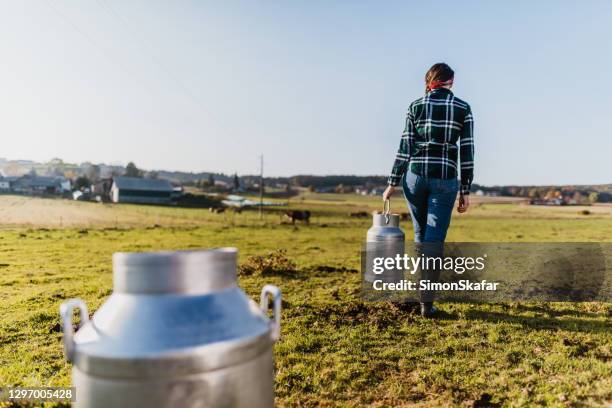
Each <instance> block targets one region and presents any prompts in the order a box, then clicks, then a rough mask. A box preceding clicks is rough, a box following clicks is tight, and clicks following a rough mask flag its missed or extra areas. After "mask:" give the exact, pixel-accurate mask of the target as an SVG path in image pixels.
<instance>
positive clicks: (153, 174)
mask: <svg viewBox="0 0 612 408" xmlns="http://www.w3.org/2000/svg"><path fill="white" fill-rule="evenodd" d="M158 177H159V173H158V172H156V171H155V170H153V171H150V172H148V173H147V178H150V179H153V180H156V179H157V178H158Z"/></svg>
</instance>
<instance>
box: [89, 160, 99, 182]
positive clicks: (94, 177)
mask: <svg viewBox="0 0 612 408" xmlns="http://www.w3.org/2000/svg"><path fill="white" fill-rule="evenodd" d="M85 176H86V177H87V178H88V179H89V181H91V182H92V183H95V182H96V181H98V180H99V179H100V166H98V165H96V164H92V165H90V166H89V167H88V168H87V171H86V172H85Z"/></svg>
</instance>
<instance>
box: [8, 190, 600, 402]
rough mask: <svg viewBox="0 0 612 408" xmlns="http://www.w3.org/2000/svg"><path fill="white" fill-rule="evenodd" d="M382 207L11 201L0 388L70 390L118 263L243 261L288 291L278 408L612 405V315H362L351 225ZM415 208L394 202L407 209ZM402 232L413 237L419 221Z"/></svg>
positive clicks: (370, 310) (469, 309)
mask: <svg viewBox="0 0 612 408" xmlns="http://www.w3.org/2000/svg"><path fill="white" fill-rule="evenodd" d="M380 204H381V202H380V199H379V198H378V197H363V196H356V195H344V194H342V195H335V194H329V195H328V194H308V195H304V196H298V197H295V198H292V199H291V200H290V201H289V205H288V207H277V208H268V209H266V212H265V213H264V216H263V220H260V218H259V215H258V213H257V211H256V210H248V211H244V212H242V213H240V214H237V213H234V212H226V213H224V214H213V213H210V212H209V211H208V210H207V209H184V208H174V207H159V206H140V205H109V204H98V203H85V202H73V201H69V200H59V199H40V198H28V197H19V196H0V225H1V226H2V228H3V229H2V231H0V385H2V386H11V385H15V386H16V385H21V386H34V385H38V386H42V385H49V386H66V385H68V384H69V382H70V366H69V365H68V364H67V363H66V362H65V361H64V359H63V352H62V345H61V333H60V331H59V318H58V307H59V304H60V303H61V302H62V301H64V300H65V299H68V298H71V297H80V298H83V299H84V300H85V301H86V302H87V303H88V305H89V307H90V310H91V312H94V311H95V310H96V309H97V308H98V307H99V306H100V305H101V304H102V303H103V302H104V301H105V299H106V298H107V297H108V295H109V294H110V293H111V291H112V270H111V262H110V261H111V256H112V253H114V252H117V251H154V250H164V249H195V248H209V247H219V246H235V247H238V248H239V250H240V256H239V262H240V264H241V266H242V272H241V274H240V276H239V284H240V286H241V287H243V288H244V289H245V290H246V292H247V293H248V294H249V295H250V296H251V297H253V298H254V299H256V298H257V296H258V294H259V291H260V290H261V287H262V286H263V285H264V284H266V283H273V284H275V285H278V286H279V287H280V288H281V289H282V290H283V298H284V303H283V318H282V325H283V328H282V340H281V341H280V342H279V343H278V344H277V345H276V348H275V359H276V362H275V364H276V398H277V399H276V404H277V405H278V406H306V407H315V406H362V405H371V406H381V407H382V406H398V405H415V406H423V407H425V406H427V407H432V406H433V407H437V406H456V405H465V406H533V405H548V406H598V405H605V403H606V402H607V401H608V402H609V401H610V400H612V380H611V379H612V350H611V348H612V332H611V331H610V317H611V315H612V305H611V304H610V303H516V302H515V303H508V304H498V305H467V304H450V303H446V304H442V305H440V309H441V311H442V318H441V319H439V320H435V321H432V320H423V319H421V318H420V317H419V316H418V315H417V313H416V309H415V308H414V307H412V306H411V305H408V306H401V307H400V306H397V305H393V304H390V303H367V302H363V301H362V300H361V299H360V296H359V283H360V276H359V273H358V268H359V250H360V245H361V244H362V243H363V241H364V239H365V233H366V231H367V229H368V228H369V226H370V224H371V219H370V217H369V216H368V215H366V217H364V218H355V217H350V216H349V213H355V212H363V211H365V212H366V213H369V212H371V211H374V210H377V209H379V208H380ZM405 208H406V207H405V204H404V202H403V199H401V198H400V197H397V198H394V199H393V209H394V210H397V211H400V212H405V211H406V209H405ZM600 208H601V209H600ZM287 209H301V210H309V211H311V212H312V219H311V224H310V225H305V224H303V223H297V225H296V226H295V227H294V226H292V225H291V224H288V223H287V220H286V219H284V218H283V216H282V214H283V212H284V211H285V210H287ZM583 210H588V211H589V214H588V215H585V214H583V213H582V211H583ZM453 217H454V219H453V223H452V225H451V229H450V231H449V240H450V241H481V242H499V241H508V242H510V241H513V242H515V241H530V242H551V241H557V242H564V241H574V242H584V241H592V242H612V213H611V211H610V208H609V207H606V206H592V207H534V206H527V205H522V204H518V203H505V202H504V203H491V202H490V201H488V202H487V201H482V202H479V201H477V200H476V199H474V207H473V208H472V209H471V210H470V212H469V213H468V214H465V215H461V216H459V215H457V214H456V213H455V215H453ZM402 227H403V228H404V230H405V231H406V233H407V237H410V230H411V225H410V222H409V221H402ZM0 406H2V403H0Z"/></svg>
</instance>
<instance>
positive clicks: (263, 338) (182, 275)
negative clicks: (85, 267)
mask: <svg viewBox="0 0 612 408" xmlns="http://www.w3.org/2000/svg"><path fill="white" fill-rule="evenodd" d="M236 252H237V251H236V250H235V249H233V248H227V249H215V250H207V251H179V252H160V253H141V254H138V253H118V254H115V255H114V257H113V280H114V291H113V294H112V295H111V296H110V297H109V299H108V300H107V301H106V302H105V303H104V304H103V305H102V306H101V307H100V309H98V311H97V312H96V313H95V315H94V316H93V318H92V319H91V320H88V318H87V312H86V307H85V305H84V304H83V303H82V302H81V301H79V300H71V301H68V302H66V303H65V304H63V305H62V310H61V312H62V319H63V322H64V323H63V326H64V333H65V334H64V344H65V348H66V354H67V357H68V359H69V360H70V361H72V362H73V370H72V382H73V386H74V387H76V402H75V404H74V405H75V406H76V407H168V408H170V407H272V406H273V405H274V393H273V358H272V346H273V344H274V342H275V341H276V340H277V339H278V335H279V332H280V320H279V319H280V291H279V290H278V289H277V288H276V287H274V286H271V285H267V286H266V287H264V290H263V291H262V305H261V307H260V306H258V305H257V304H255V302H253V301H252V300H250V299H249V298H248V297H247V296H246V295H245V293H244V292H242V290H240V288H239V287H238V286H237V284H236ZM269 297H272V298H273V300H274V318H273V320H270V319H269V318H268V317H267V315H266V314H265V312H264V310H265V309H267V307H268V298H269ZM74 308H80V309H81V316H82V319H81V320H82V321H83V320H84V321H85V323H84V324H82V326H81V328H80V329H79V330H78V331H77V332H76V333H75V334H74V335H73V333H72V325H71V322H70V318H71V315H72V310H73V309H74ZM262 309H263V310H262Z"/></svg>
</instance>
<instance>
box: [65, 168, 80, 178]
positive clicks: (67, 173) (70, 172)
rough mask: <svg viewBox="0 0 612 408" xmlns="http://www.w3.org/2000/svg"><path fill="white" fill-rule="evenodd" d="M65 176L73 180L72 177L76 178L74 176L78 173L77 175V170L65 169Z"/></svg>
mask: <svg viewBox="0 0 612 408" xmlns="http://www.w3.org/2000/svg"><path fill="white" fill-rule="evenodd" d="M63 176H64V177H65V178H67V179H70V180H72V179H74V178H75V177H76V176H77V175H76V172H75V171H74V170H73V169H70V170H66V171H64V174H63Z"/></svg>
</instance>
